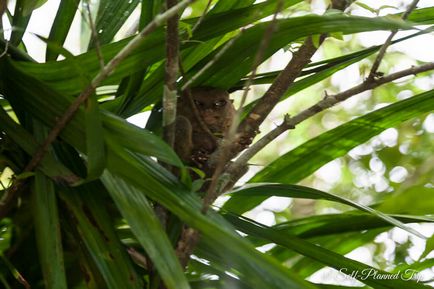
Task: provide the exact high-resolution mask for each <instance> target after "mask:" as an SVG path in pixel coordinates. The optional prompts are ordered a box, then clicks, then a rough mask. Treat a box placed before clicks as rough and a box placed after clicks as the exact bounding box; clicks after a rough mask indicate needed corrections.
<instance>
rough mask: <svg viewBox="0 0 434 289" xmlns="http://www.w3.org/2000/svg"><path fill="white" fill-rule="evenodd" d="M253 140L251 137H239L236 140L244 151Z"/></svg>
mask: <svg viewBox="0 0 434 289" xmlns="http://www.w3.org/2000/svg"><path fill="white" fill-rule="evenodd" d="M253 138H254V137H253V136H241V137H240V138H239V139H238V144H239V145H240V146H241V147H242V148H243V149H245V148H247V147H248V146H249V145H250V144H251V143H252V142H253Z"/></svg>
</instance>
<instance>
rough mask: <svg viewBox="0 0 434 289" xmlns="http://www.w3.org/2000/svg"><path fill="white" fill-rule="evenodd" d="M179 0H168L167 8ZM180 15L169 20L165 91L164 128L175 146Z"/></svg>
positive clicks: (165, 133) (168, 138) (167, 137)
mask: <svg viewBox="0 0 434 289" xmlns="http://www.w3.org/2000/svg"><path fill="white" fill-rule="evenodd" d="M177 2H178V0H166V6H167V9H170V8H172V7H174V6H175V5H176V4H177ZM178 21H179V15H178V14H175V15H174V16H172V17H171V18H169V19H168V20H167V31H166V64H165V85H164V93H163V129H164V139H165V141H166V142H167V143H168V144H169V145H170V146H171V147H173V145H174V142H175V119H176V99H177V94H178V93H177V87H176V79H177V78H178V70H179V69H178V63H179V36H178Z"/></svg>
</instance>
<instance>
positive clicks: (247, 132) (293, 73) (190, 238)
mask: <svg viewBox="0 0 434 289" xmlns="http://www.w3.org/2000/svg"><path fill="white" fill-rule="evenodd" d="M347 5H348V1H346V0H333V1H332V8H335V9H340V10H343V9H344V8H345V7H347ZM324 38H325V35H321V36H320V39H319V44H321V43H322V41H323V40H324ZM264 45H265V44H264ZM316 50H317V48H316V47H315V46H314V45H313V43H312V40H311V38H308V39H307V40H306V41H305V44H304V45H303V46H302V47H301V48H300V50H299V51H298V52H297V53H296V54H295V55H294V56H293V58H292V59H291V61H290V63H289V64H288V66H287V67H286V68H285V70H284V71H283V72H282V73H281V74H279V76H278V77H277V78H276V80H275V81H274V83H273V84H272V87H270V89H269V90H268V91H267V93H268V95H267V93H266V95H267V96H266V95H264V97H262V98H261V100H260V103H261V104H260V105H259V104H258V105H257V106H256V107H255V108H254V110H255V109H256V110H261V114H262V116H263V119H258V118H256V115H255V112H254V113H253V114H252V113H251V114H250V118H249V117H248V118H247V120H249V119H250V120H254V121H255V122H256V124H253V123H251V122H250V123H246V122H243V123H244V127H242V126H243V123H242V124H241V126H240V131H242V134H243V138H245V139H246V138H247V139H253V137H254V136H255V135H256V133H257V129H258V127H259V125H260V124H261V123H262V121H263V120H264V119H265V117H266V116H267V115H268V113H269V112H270V111H271V109H272V108H273V107H274V106H275V104H277V102H278V101H279V100H280V97H281V96H282V95H283V94H284V92H285V91H286V90H287V89H288V87H289V85H291V84H292V82H294V80H295V79H296V78H297V76H298V75H299V74H300V72H301V70H302V69H303V67H304V66H305V65H306V64H308V63H309V62H310V58H311V57H312V55H313V54H314V53H315V52H316ZM260 51H261V49H260ZM211 64H212V63H211ZM190 82H192V81H191V80H190ZM186 86H187V85H186ZM270 101H272V102H273V101H274V104H272V105H270ZM261 106H262V107H261ZM264 108H265V109H264ZM267 110H268V112H267ZM237 143H239V142H237ZM237 143H235V144H225V142H223V144H222V145H221V147H222V148H223V150H224V152H225V150H226V152H228V153H226V152H225V154H222V150H221V149H218V150H217V151H216V152H214V153H213V155H212V156H211V157H210V160H209V162H210V163H211V162H212V161H213V159H214V160H215V159H219V157H221V158H224V159H225V160H226V161H229V160H230V159H231V158H232V157H233V156H234V155H236V154H237V153H238V152H239V151H241V150H243V149H244V145H237ZM226 146H227V147H228V148H229V149H226ZM211 167H213V166H211ZM237 169H238V171H237V172H236V176H242V175H243V174H244V172H243V168H241V167H238V168H237ZM222 170H223V167H217V168H215V171H214V174H213V178H212V183H211V185H210V187H209V189H208V190H207V194H206V195H205V198H204V200H203V206H202V212H203V213H205V212H206V211H207V210H208V208H209V206H210V205H211V204H212V203H213V202H214V201H215V199H216V198H217V197H218V195H219V194H220V193H221V191H222V190H224V189H225V188H227V187H228V185H233V184H234V183H235V180H234V178H233V177H234V176H231V175H230V174H226V173H224V174H223V175H221V173H222ZM198 234H199V233H198V232H197V231H194V230H193V231H192V233H191V234H185V236H183V238H182V239H181V242H183V243H185V248H186V249H185V250H184V251H183V252H184V253H185V254H186V256H190V254H191V252H192V250H193V248H194V246H195V243H196V242H197V239H198ZM187 260H188V259H187Z"/></svg>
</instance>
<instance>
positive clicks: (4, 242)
mask: <svg viewBox="0 0 434 289" xmlns="http://www.w3.org/2000/svg"><path fill="white" fill-rule="evenodd" d="M13 228H14V227H13V223H12V221H11V219H8V218H3V219H1V220H0V255H3V254H4V253H5V252H6V250H8V249H9V247H10V245H11V240H12V232H13Z"/></svg>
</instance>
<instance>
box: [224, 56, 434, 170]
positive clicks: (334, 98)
mask: <svg viewBox="0 0 434 289" xmlns="http://www.w3.org/2000/svg"><path fill="white" fill-rule="evenodd" d="M433 69H434V62H431V63H427V64H424V65H421V66H417V67H411V68H409V69H405V70H401V71H398V72H395V73H392V74H389V75H387V76H384V77H382V78H379V79H373V80H366V81H364V82H363V83H361V84H359V85H357V86H355V87H353V88H350V89H348V90H346V91H343V92H341V93H338V94H335V95H327V96H326V97H325V98H324V99H323V100H321V101H319V102H318V103H316V104H314V105H312V106H311V107H309V108H308V109H306V110H304V111H302V112H300V113H299V114H297V115H296V116H294V117H286V119H285V120H284V121H283V122H282V124H280V125H279V126H278V127H276V128H275V129H273V130H272V131H270V132H269V133H268V134H266V135H265V136H264V137H262V138H261V139H260V140H258V141H257V142H255V143H254V144H253V145H252V146H251V147H249V148H248V149H247V150H246V151H245V152H244V153H243V154H242V155H241V156H239V157H238V158H237V160H236V161H235V162H234V163H233V164H232V165H231V166H230V168H229V169H228V170H227V172H228V173H229V174H230V173H231V172H235V171H238V170H239V167H241V166H244V165H245V164H246V163H247V162H248V161H249V160H250V159H251V158H252V157H253V156H254V155H256V154H257V153H258V152H259V151H260V150H262V149H263V148H264V147H265V146H266V145H268V144H269V143H270V142H271V141H273V140H274V139H275V138H277V137H278V136H279V135H281V134H282V133H284V132H285V131H287V130H289V129H292V128H294V127H295V126H296V125H297V124H299V123H301V122H302V121H304V120H306V119H308V118H310V117H312V116H314V115H316V114H317V113H319V112H321V111H323V110H325V109H327V108H329V107H332V106H334V105H335V104H337V103H339V102H342V101H344V100H346V99H348V98H350V97H351V96H354V95H356V94H359V93H361V92H364V91H366V90H371V89H374V88H376V87H378V86H380V85H383V84H385V83H389V82H392V81H394V80H396V79H399V78H402V77H405V76H408V75H416V74H418V73H422V72H425V71H429V70H433Z"/></svg>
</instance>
